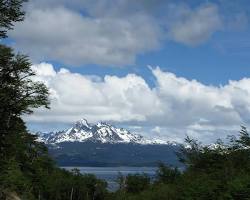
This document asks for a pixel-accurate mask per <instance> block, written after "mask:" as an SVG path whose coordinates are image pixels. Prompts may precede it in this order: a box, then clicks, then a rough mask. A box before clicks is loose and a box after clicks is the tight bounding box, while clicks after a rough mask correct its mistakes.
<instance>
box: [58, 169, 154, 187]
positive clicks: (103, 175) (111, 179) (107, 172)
mask: <svg viewBox="0 0 250 200" xmlns="http://www.w3.org/2000/svg"><path fill="white" fill-rule="evenodd" d="M63 168H64V169H66V170H72V169H74V168H77V169H79V170H80V172H81V173H82V174H94V175H96V177H97V178H100V179H104V180H106V181H107V183H108V189H109V190H111V191H114V190H116V189H117V188H118V184H117V182H116V180H117V175H118V173H121V174H122V175H125V176H126V175H128V174H136V173H140V174H142V173H146V174H148V175H149V176H150V177H151V178H153V177H154V175H155V172H156V169H157V168H156V167H63Z"/></svg>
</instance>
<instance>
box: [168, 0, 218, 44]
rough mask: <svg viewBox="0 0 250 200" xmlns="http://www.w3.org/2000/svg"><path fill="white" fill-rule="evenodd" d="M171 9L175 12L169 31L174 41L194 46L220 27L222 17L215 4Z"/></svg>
mask: <svg viewBox="0 0 250 200" xmlns="http://www.w3.org/2000/svg"><path fill="white" fill-rule="evenodd" d="M171 9H174V10H175V11H174V12H176V13H175V19H174V21H173V22H172V24H171V26H170V31H169V35H170V38H172V39H173V40H174V41H177V42H180V43H184V44H186V45H191V46H194V45H197V44H201V43H203V42H205V41H206V40H208V39H209V37H210V36H211V35H212V34H213V33H214V32H216V31H218V30H220V29H222V19H221V17H220V15H219V11H218V7H217V6H216V5H215V4H207V5H202V6H200V7H198V8H196V9H194V10H192V9H190V8H189V7H187V6H182V7H179V8H178V7H171Z"/></svg>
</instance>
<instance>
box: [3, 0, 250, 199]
mask: <svg viewBox="0 0 250 200" xmlns="http://www.w3.org/2000/svg"><path fill="white" fill-rule="evenodd" d="M23 2H24V0H2V1H0V11H1V12H0V13H1V17H0V39H1V38H4V37H6V36H7V35H6V33H7V32H6V31H7V30H9V29H12V27H13V23H14V22H17V21H21V20H23V16H24V13H23V12H22V10H21V6H22V4H23ZM30 66H31V64H30V62H29V60H28V58H27V57H26V56H23V55H20V54H18V55H16V54H15V53H14V52H13V50H12V49H11V48H9V47H7V46H5V45H0V102H1V104H0V124H1V126H0V199H6V198H10V196H16V197H19V198H20V199H23V200H35V199H38V200H66V199H71V200H93V199H94V200H98V199H100V200H101V199H104V200H105V199H110V200H112V199H118V200H120V199H121V200H122V199H125V200H126V199H128V200H134V199H142V200H147V199H148V200H159V199H169V200H175V199H177V200H182V199H183V200H189V199H190V200H196V199H197V200H199V199H201V200H202V199H211V200H214V199H218V200H219V199H221V200H224V199H235V200H244V199H245V200H247V199H250V157H249V156H250V136H249V134H248V132H247V130H246V128H245V127H242V130H241V132H240V136H239V138H234V137H231V138H230V142H229V143H228V144H223V143H222V142H221V141H218V143H217V144H216V145H215V146H214V147H213V148H211V147H208V146H201V145H200V144H199V143H198V142H197V141H194V140H192V139H189V138H187V140H186V141H187V143H188V148H184V147H183V148H182V149H181V151H180V152H179V153H178V156H179V158H180V160H181V161H182V162H183V163H184V164H185V165H186V170H185V171H183V172H181V171H179V170H178V169H176V168H171V167H167V166H165V165H163V164H161V165H160V166H159V169H158V172H157V176H156V179H155V180H154V182H150V179H149V178H148V176H147V175H145V174H143V175H140V174H136V175H128V176H127V177H123V176H119V177H118V182H119V186H120V187H119V190H118V191H117V192H114V193H110V192H108V191H107V189H106V188H107V184H106V183H105V182H104V181H102V180H98V179H97V178H96V177H95V176H93V175H82V174H80V173H79V171H78V170H74V171H72V172H67V171H65V170H62V169H60V168H58V167H57V166H56V165H55V164H54V162H53V161H52V160H51V159H50V157H49V156H48V153H47V149H46V147H45V146H44V145H43V144H41V143H39V142H37V141H36V137H35V136H33V135H31V134H29V132H28V131H27V129H26V126H25V123H24V121H23V120H22V118H21V116H22V115H23V114H31V113H32V109H34V108H38V107H40V106H45V107H48V106H49V99H48V94H49V92H48V89H47V88H46V86H45V85H44V84H43V83H39V82H34V81H33V80H32V76H34V73H33V71H32V70H31V68H30Z"/></svg>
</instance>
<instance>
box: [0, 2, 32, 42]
mask: <svg viewBox="0 0 250 200" xmlns="http://www.w3.org/2000/svg"><path fill="white" fill-rule="evenodd" d="M26 1H27V0H0V38H5V37H7V31H8V30H11V29H12V28H13V26H14V23H15V22H19V21H23V19H24V14H25V13H24V11H23V10H22V5H23V3H24V2H26Z"/></svg>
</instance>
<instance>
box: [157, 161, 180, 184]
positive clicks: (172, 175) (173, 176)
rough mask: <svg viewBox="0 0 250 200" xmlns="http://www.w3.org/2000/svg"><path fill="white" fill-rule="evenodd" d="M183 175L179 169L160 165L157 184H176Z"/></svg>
mask: <svg viewBox="0 0 250 200" xmlns="http://www.w3.org/2000/svg"><path fill="white" fill-rule="evenodd" d="M180 175H181V173H180V171H179V170H178V168H177V167H175V168H171V167H169V166H166V165H165V164H164V163H159V165H158V170H157V172H156V182H158V183H174V182H175V181H177V179H178V178H179V177H180Z"/></svg>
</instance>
